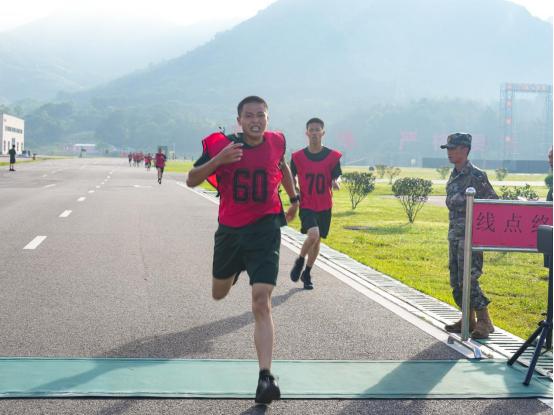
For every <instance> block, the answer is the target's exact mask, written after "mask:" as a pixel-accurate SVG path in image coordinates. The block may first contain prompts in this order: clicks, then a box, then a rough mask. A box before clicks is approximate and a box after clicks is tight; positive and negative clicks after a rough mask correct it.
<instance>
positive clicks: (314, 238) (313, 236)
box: [307, 228, 319, 243]
mask: <svg viewBox="0 0 554 415" xmlns="http://www.w3.org/2000/svg"><path fill="white" fill-rule="evenodd" d="M307 236H308V239H309V240H310V242H312V243H316V242H318V241H319V228H310V229H308V232H307Z"/></svg>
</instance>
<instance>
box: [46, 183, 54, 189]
mask: <svg viewBox="0 0 554 415" xmlns="http://www.w3.org/2000/svg"><path fill="white" fill-rule="evenodd" d="M54 186H55V184H47V185H46V186H44V188H45V189H46V188H48V187H54Z"/></svg>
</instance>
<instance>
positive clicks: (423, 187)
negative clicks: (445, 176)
mask: <svg viewBox="0 0 554 415" xmlns="http://www.w3.org/2000/svg"><path fill="white" fill-rule="evenodd" d="M432 188H433V183H432V182H431V180H426V179H420V178H418V177H404V178H402V179H398V180H397V181H396V182H394V184H393V185H392V191H393V192H394V196H396V198H398V200H399V201H400V203H401V204H402V207H403V208H404V211H405V212H406V215H407V216H408V220H409V221H410V223H414V221H415V218H416V216H417V214H418V212H419V211H420V210H421V208H422V207H423V205H424V204H425V202H427V199H428V197H429V194H430V193H431V190H432Z"/></svg>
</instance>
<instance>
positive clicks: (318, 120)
mask: <svg viewBox="0 0 554 415" xmlns="http://www.w3.org/2000/svg"><path fill="white" fill-rule="evenodd" d="M310 124H319V125H321V128H325V123H324V122H323V120H322V119H321V118H317V117H314V118H310V119H309V120H308V122H307V123H306V130H307V129H308V125H310Z"/></svg>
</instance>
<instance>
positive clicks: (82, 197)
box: [77, 196, 86, 202]
mask: <svg viewBox="0 0 554 415" xmlns="http://www.w3.org/2000/svg"><path fill="white" fill-rule="evenodd" d="M85 199H86V197H84V196H81V197H80V198H79V199H77V202H82V201H84V200H85Z"/></svg>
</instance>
